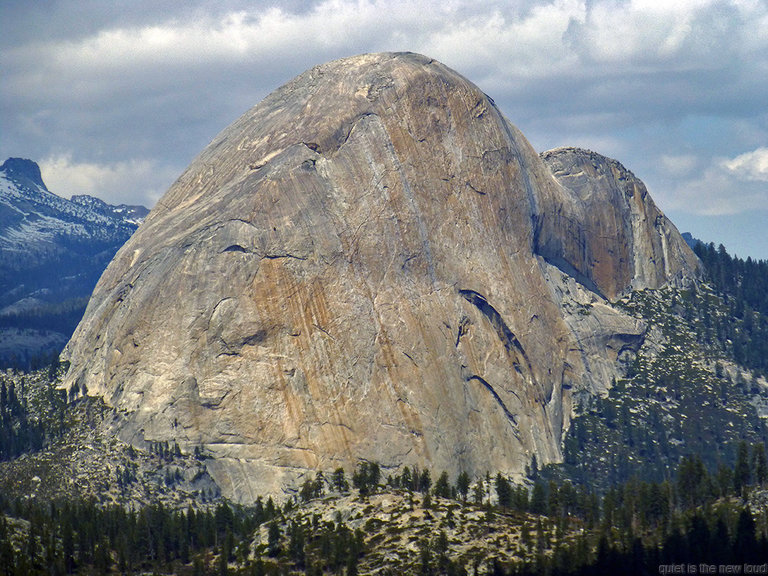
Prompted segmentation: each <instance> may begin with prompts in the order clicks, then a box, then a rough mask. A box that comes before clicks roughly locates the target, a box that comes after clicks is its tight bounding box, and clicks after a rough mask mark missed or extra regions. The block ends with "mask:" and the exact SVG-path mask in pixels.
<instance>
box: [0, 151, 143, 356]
mask: <svg viewBox="0 0 768 576" xmlns="http://www.w3.org/2000/svg"><path fill="white" fill-rule="evenodd" d="M147 213H148V210H147V209H146V208H144V207H143V206H128V205H120V206H112V205H110V204H107V203H105V202H103V201H102V200H99V199H98V198H94V197H92V196H85V195H82V196H73V197H72V198H71V199H70V200H67V199H66V198H62V197H60V196H57V195H56V194H54V193H52V192H51V191H50V190H48V187H47V186H46V185H45V182H43V179H42V175H41V173H40V167H39V166H38V165H37V164H36V163H35V162H33V161H31V160H26V159H22V158H9V159H8V160H6V161H5V162H4V163H3V164H2V165H0V367H2V366H4V365H9V364H10V365H20V366H28V365H29V362H30V361H31V360H32V359H36V358H40V357H43V356H46V357H51V356H54V355H56V354H58V353H59V352H60V351H61V349H62V348H63V347H64V344H66V342H67V340H68V339H69V337H70V336H71V334H72V331H73V330H74V328H75V326H76V325H77V322H78V321H79V319H80V318H81V317H82V313H83V311H84V309H85V304H86V301H87V298H88V297H89V296H90V294H91V291H92V290H93V287H94V285H95V284H96V281H97V280H98V278H99V276H100V275H101V273H102V272H103V271H104V268H106V266H107V264H108V263H109V261H110V260H111V258H112V256H114V254H115V252H117V249H118V248H119V247H120V246H122V244H123V243H124V242H125V241H126V240H127V239H128V238H129V237H130V235H131V234H133V232H134V230H136V227H137V226H138V225H139V223H140V222H141V221H142V220H143V218H144V217H145V216H146V214H147Z"/></svg>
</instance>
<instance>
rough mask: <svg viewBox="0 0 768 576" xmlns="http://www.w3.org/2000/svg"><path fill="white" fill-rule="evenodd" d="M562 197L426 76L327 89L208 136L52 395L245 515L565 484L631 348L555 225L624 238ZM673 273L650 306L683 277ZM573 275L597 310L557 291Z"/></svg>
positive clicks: (472, 103) (370, 62)
mask: <svg viewBox="0 0 768 576" xmlns="http://www.w3.org/2000/svg"><path fill="white" fill-rule="evenodd" d="M611 193H613V192H611ZM575 194H576V193H574V192H573V191H570V190H569V189H567V188H565V187H563V186H562V185H561V184H559V183H558V182H557V181H556V180H555V179H554V178H553V176H552V174H551V172H550V170H549V169H548V167H547V166H546V165H545V164H544V162H543V161H542V160H541V158H540V157H539V155H538V154H537V153H536V152H535V151H534V150H533V149H532V148H531V147H530V145H529V144H528V142H527V141H526V140H525V138H524V137H523V136H522V135H521V134H520V132H519V131H518V130H517V129H516V128H515V127H514V126H512V125H511V124H510V123H509V122H508V121H507V120H506V119H505V118H504V117H503V116H502V115H501V113H500V112H499V111H498V109H497V108H496V107H495V105H494V103H493V101H492V100H491V99H490V98H488V97H487V96H486V95H485V94H483V92H482V91H480V90H479V89H478V88H477V87H476V86H474V85H473V84H471V83H470V82H468V81H467V80H466V79H464V78H463V77H461V76H459V75H458V74H456V73H455V72H453V71H451V70H450V69H448V68H446V67H445V66H443V65H442V64H440V63H438V62H435V61H433V60H430V59H428V58H425V57H423V56H419V55H414V54H374V55H364V56H358V57H353V58H348V59H344V60H340V61H336V62H331V63H329V64H326V65H322V66H318V67H316V68H313V69H311V70H309V71H307V72H305V73H304V74H302V75H301V76H299V77H297V78H296V79H294V80H293V81H291V82H289V83H288V84H286V85H285V86H283V87H281V88H280V89H278V90H277V91H275V92H274V93H272V94H271V95H270V96H268V97H267V98H266V99H265V100H264V101H263V102H261V103H260V104H258V105H257V106H255V107H254V108H252V109H251V110H250V111H248V112H247V113H246V114H244V115H243V116H242V117H241V118H240V119H239V120H237V121H236V122H235V123H234V124H232V125H231V126H230V127H229V128H227V129H226V130H224V131H223V132H222V133H221V134H219V135H218V136H217V137H216V138H215V139H214V141H213V142H212V143H211V144H210V145H209V146H208V147H207V148H206V149H205V150H204V151H203V152H202V153H201V154H200V156H198V158H196V159H195V160H194V161H193V162H192V164H191V165H190V166H189V168H188V169H187V170H186V171H185V172H184V173H183V174H182V175H181V177H180V178H179V179H178V180H177V182H176V183H175V184H174V185H173V186H172V187H171V189H170V190H169V191H168V192H167V193H166V195H165V196H164V197H163V198H162V199H161V200H160V202H159V203H158V205H157V206H156V207H155V208H154V209H153V210H152V212H151V214H150V215H149V217H148V218H147V219H146V221H145V222H144V223H143V224H142V226H141V227H140V228H139V230H138V231H137V232H136V234H135V235H134V236H133V237H132V238H131V240H130V241H129V242H128V243H127V244H126V245H125V246H124V247H123V248H122V249H121V250H120V252H119V253H118V254H117V256H116V257H115V259H114V260H113V262H112V263H111V264H110V266H109V267H108V269H107V271H106V272H105V273H104V275H103V277H102V278H101V280H100V282H99V284H98V286H97V287H96V290H95V292H94V295H93V297H92V300H91V302H90V304H89V306H88V309H87V311H86V315H85V317H84V318H83V321H82V322H81V324H80V326H79V327H78V329H77V331H76V333H75V335H74V336H73V338H72V340H71V341H70V343H69V344H68V347H67V349H66V352H65V354H66V356H67V358H68V359H69V360H70V361H71V369H70V371H69V373H68V375H67V379H66V383H65V385H66V386H68V387H71V386H73V385H75V384H77V385H79V386H82V385H83V384H85V385H86V386H87V389H88V393H89V394H96V395H100V396H102V397H103V398H104V400H105V401H106V402H107V403H108V404H110V405H112V406H114V407H115V408H117V409H118V410H120V411H121V412H122V413H123V414H124V421H125V422H127V423H126V424H125V425H124V426H123V428H122V429H121V431H120V435H121V437H122V438H123V439H124V440H126V441H129V442H136V443H138V442H143V441H166V440H167V441H174V442H178V444H179V445H180V446H181V448H182V450H184V451H185V452H191V451H193V450H194V448H195V447H202V448H203V449H204V450H205V451H206V453H207V454H210V455H211V456H212V458H209V459H208V460H206V462H207V464H206V465H207V470H208V473H209V474H210V476H211V477H212V478H213V479H214V480H215V482H216V483H217V484H218V486H219V487H220V489H221V491H222V494H223V495H224V496H227V497H229V498H232V499H234V500H239V501H242V502H251V501H253V500H254V499H255V498H256V496H258V495H260V494H262V495H263V494H268V493H273V494H274V493H279V492H280V491H281V490H283V489H286V488H289V487H291V486H296V485H297V483H300V482H301V481H302V479H303V478H304V477H306V475H307V474H312V475H313V474H314V471H315V470H324V471H329V470H333V469H335V468H337V467H339V466H343V467H345V468H346V469H347V470H348V471H351V469H352V468H353V467H354V466H355V464H356V463H357V462H358V461H359V460H361V459H365V460H372V461H373V460H375V461H377V462H379V463H380V464H381V466H382V467H383V468H384V471H385V473H386V472H387V469H393V468H396V467H399V466H402V465H411V466H413V465H418V466H419V467H421V468H425V467H428V468H431V469H432V470H435V471H441V470H446V471H449V472H451V473H453V474H455V473H457V472H458V471H459V470H464V471H467V472H468V473H470V474H472V475H481V474H484V473H485V472H486V470H488V469H489V467H491V468H493V469H494V470H499V471H501V472H505V473H507V474H510V475H513V476H514V475H517V474H520V473H522V472H523V470H524V468H525V466H526V464H528V463H529V462H530V460H531V457H532V456H533V455H534V454H535V455H536V456H537V458H538V461H539V462H540V463H546V462H552V461H559V460H560V459H561V457H562V456H561V437H562V434H563V430H564V429H565V428H566V427H567V426H568V423H569V419H570V414H571V407H572V402H573V394H574V391H580V390H586V391H595V390H601V389H605V387H606V385H607V384H606V383H605V382H604V380H605V379H606V378H609V377H610V376H611V375H612V374H615V373H616V371H617V370H619V365H620V362H618V359H617V357H618V356H620V355H621V354H626V353H627V348H628V347H629V348H632V347H634V349H636V348H637V347H639V345H640V343H642V338H643V329H644V328H643V327H642V326H640V325H639V324H638V323H637V322H635V321H633V320H632V319H630V318H628V317H623V316H621V315H620V313H618V312H616V311H614V310H613V309H612V308H611V307H610V305H609V302H608V301H607V300H605V299H604V297H609V298H610V297H612V296H615V295H616V294H619V293H621V292H622V291H623V290H626V289H629V288H630V287H632V285H633V281H635V280H636V278H638V277H640V276H639V274H640V273H639V272H638V268H637V267H635V268H633V269H631V270H630V271H629V272H627V271H626V266H624V265H623V264H622V263H623V262H624V260H625V256H624V255H623V253H621V254H620V255H618V256H616V258H615V262H614V261H612V260H611V256H610V255H611V254H614V253H613V252H611V251H610V250H604V251H603V252H599V251H597V250H596V249H592V251H591V252H588V254H597V253H598V252H599V254H600V270H599V273H593V272H592V271H591V270H592V269H591V268H590V266H591V263H592V262H593V260H594V258H593V259H592V260H590V259H589V258H585V259H582V260H576V259H573V258H570V256H569V255H570V254H571V248H575V247H571V246H570V245H569V244H568V243H569V242H571V241H572V240H573V238H577V239H581V238H582V236H583V235H582V236H579V234H581V232H580V230H582V228H579V226H580V224H579V222H578V221H575V220H574V223H573V224H572V225H571V226H570V227H563V226H560V224H559V222H560V220H556V221H555V225H552V223H551V221H550V220H548V218H550V217H551V214H552V212H551V211H553V210H554V211H555V212H554V213H556V214H560V215H563V218H566V217H567V218H570V219H571V220H573V219H578V218H585V219H587V221H586V222H585V223H583V225H584V230H591V229H592V228H591V227H593V226H596V227H601V226H603V224H602V223H600V222H591V221H590V220H589V219H590V218H602V217H607V216H606V214H608V215H609V216H610V215H613V214H614V213H615V214H617V215H618V216H616V217H621V218H624V212H622V211H621V209H617V210H615V211H613V212H610V214H609V211H592V210H589V209H586V208H585V206H584V205H578V206H577V205H576V204H577V202H576V199H575V198H574V195H575ZM645 197H646V196H645V195H643V196H642V197H641V198H637V199H636V200H635V202H639V203H643V202H645ZM648 200H650V199H648ZM617 202H619V200H617ZM571 204H572V205H571ZM582 204H583V202H582ZM544 209H546V210H547V214H549V216H545V215H544V213H543V212H542V210H544ZM659 214H660V213H659ZM611 217H612V216H611ZM660 217H663V215H662V216H660ZM670 226H671V225H670ZM630 228H631V227H630ZM558 229H561V230H563V234H562V236H558ZM631 230H635V228H631ZM615 233H616V230H615V229H614V234H615ZM645 233H647V234H651V235H653V234H656V233H657V231H656V228H653V227H650V228H648V227H646V228H642V229H639V228H638V231H637V234H640V235H642V234H645ZM669 234H671V235H674V234H677V232H676V231H674V230H673V231H672V232H669ZM579 241H584V242H586V240H583V239H581V240H579ZM643 242H644V243H643ZM643 242H640V243H638V242H637V241H633V243H631V244H629V247H628V250H629V251H630V252H629V253H630V257H634V256H633V255H632V254H631V252H632V250H639V249H641V248H642V249H644V247H646V246H650V245H652V244H653V239H645V240H643ZM605 243H610V239H606V240H605ZM578 250H580V248H579V249H578ZM578 250H576V252H578ZM558 251H559V252H558ZM582 251H583V250H582ZM585 253H587V252H585ZM558 254H559V255H561V256H562V257H561V258H560V260H558V261H555V260H557V259H556V258H553V255H555V256H556V255H558ZM604 254H605V256H604ZM668 254H670V256H669V261H670V262H672V263H673V264H674V265H670V266H666V268H665V267H664V266H662V267H661V272H659V273H656V274H646V275H645V276H643V277H642V278H643V282H644V285H647V286H648V287H655V286H659V285H662V284H664V283H666V282H668V281H670V280H672V279H674V278H678V279H679V278H682V277H685V276H686V275H687V274H688V273H689V270H688V268H686V266H683V265H678V264H677V261H676V260H674V258H676V257H677V256H676V255H675V254H673V253H672V252H668ZM563 255H564V256H563ZM545 256H546V259H545ZM647 257H648V254H640V255H638V258H640V260H641V261H644V259H645V258H647ZM685 257H686V258H693V260H691V262H693V263H694V264H695V257H693V256H692V254H690V255H688V254H686V256H685ZM547 260H549V262H548V261H547ZM571 261H572V262H571ZM563 262H571V265H572V266H573V267H574V269H575V270H579V268H580V267H581V272H580V274H581V280H580V281H582V282H583V283H584V285H585V286H586V285H588V284H589V286H587V287H586V288H585V287H584V286H582V285H581V284H579V289H578V290H576V289H575V288H574V289H573V290H569V289H568V282H569V280H568V278H570V277H566V276H564V275H563V274H562V270H563V269H564V268H567V266H564V265H563ZM553 263H554V266H553ZM558 263H559V264H560V265H559V266H558ZM555 266H558V268H560V270H558V269H557V268H555ZM612 274H615V277H613V276H612ZM561 276H562V277H561ZM590 282H591V284H590ZM595 286H596V288H594V287H595ZM600 287H603V288H602V289H600ZM592 288H594V289H592ZM576 292H579V294H578V295H574V294H575V293H576ZM582 301H589V302H595V303H598V304H599V305H600V307H599V308H596V310H599V313H594V314H592V315H590V316H589V318H582V316H583V315H581V316H580V315H578V314H577V312H574V310H577V309H580V308H578V307H579V306H584V305H585V304H584V303H583V302H582ZM603 309H604V310H603ZM580 327H584V328H585V330H586V332H588V334H586V336H585V335H584V334H579V332H578V331H579V330H580V329H581V328H580ZM614 330H615V331H618V333H619V335H618V336H616V337H615V338H614V337H612V334H613V332H612V331H614ZM606 342H608V343H610V344H611V347H607V346H605V345H604V343H606ZM630 353H631V350H630ZM592 366H598V367H599V369H593V368H592Z"/></svg>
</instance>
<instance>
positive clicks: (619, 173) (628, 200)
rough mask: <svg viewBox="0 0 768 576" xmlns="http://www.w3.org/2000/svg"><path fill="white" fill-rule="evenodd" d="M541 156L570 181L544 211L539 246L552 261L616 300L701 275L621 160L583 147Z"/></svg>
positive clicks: (544, 200) (543, 204) (543, 201)
mask: <svg viewBox="0 0 768 576" xmlns="http://www.w3.org/2000/svg"><path fill="white" fill-rule="evenodd" d="M542 158H543V160H544V162H545V163H546V164H547V166H549V168H550V170H551V171H552V174H553V175H554V176H555V178H556V179H557V181H558V182H559V183H560V184H562V186H563V188H562V189H560V190H559V194H555V195H554V196H542V197H541V198H540V200H539V205H538V208H537V224H538V226H537V230H536V250H537V252H538V253H539V254H541V255H542V256H544V257H545V258H546V259H547V260H549V261H550V262H552V263H554V264H555V265H556V266H558V267H560V268H562V269H563V270H564V271H566V272H567V273H569V274H571V275H573V276H575V277H577V278H578V279H579V280H580V281H581V282H583V283H584V284H585V285H587V286H589V287H590V288H592V289H594V290H595V291H598V292H600V293H601V294H602V295H604V296H605V297H607V298H608V299H610V300H614V299H615V298H616V297H617V296H619V295H620V294H621V293H623V292H625V291H626V290H627V289H629V288H632V289H642V288H658V287H659V286H662V285H664V284H666V283H668V282H672V283H674V284H685V283H686V282H689V281H690V280H691V278H694V277H695V276H696V275H697V274H698V271H699V266H700V265H699V261H698V258H697V257H696V255H695V254H694V253H693V251H692V250H691V249H690V247H689V246H688V245H687V244H686V243H685V241H684V240H683V238H682V236H680V234H679V232H678V231H677V229H676V228H675V227H674V225H673V224H672V223H671V222H670V221H669V220H668V219H667V217H666V216H664V214H662V213H661V211H660V210H659V209H658V208H657V207H656V205H655V204H654V202H653V200H652V199H651V197H650V196H649V195H648V191H647V190H646V188H645V184H643V183H642V182H641V181H640V180H638V179H637V178H636V177H635V175H634V174H632V172H630V171H629V170H627V169H626V168H624V166H622V165H621V164H620V163H619V162H617V161H616V160H611V159H610V158H606V157H605V156H601V155H600V154H596V153H595V152H591V151H589V150H582V149H579V148H559V149H556V150H550V151H548V152H545V153H543V154H542Z"/></svg>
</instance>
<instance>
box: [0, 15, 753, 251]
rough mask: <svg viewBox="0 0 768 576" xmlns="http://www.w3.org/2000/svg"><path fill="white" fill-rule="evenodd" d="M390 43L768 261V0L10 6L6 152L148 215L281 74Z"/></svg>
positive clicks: (2, 77)
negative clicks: (604, 160) (611, 164)
mask: <svg viewBox="0 0 768 576" xmlns="http://www.w3.org/2000/svg"><path fill="white" fill-rule="evenodd" d="M391 50H409V51H414V52H420V53H423V54H426V55H429V56H431V57H433V58H436V59H438V60H440V61H442V62H443V63H445V64H447V65H448V66H450V67H452V68H454V69H455V70H457V71H458V72H460V73H461V74H463V75H464V76H466V77H467V78H469V79H470V80H472V81H473V82H474V83H475V84H477V85H479V86H480V88H482V89H483V91H485V92H486V93H487V94H489V95H490V96H491V97H493V98H494V100H495V101H496V103H497V105H498V106H499V107H500V108H501V110H502V111H503V112H504V114H505V115H506V116H507V117H508V118H509V119H510V120H511V121H512V122H513V123H514V124H516V125H517V126H518V127H519V128H520V129H521V130H522V131H523V133H524V134H525V135H526V136H527V138H528V139H529V140H530V142H531V143H532V144H533V146H534V148H536V149H537V150H540V151H543V150H546V149H549V148H554V147H557V146H566V145H573V146H581V147H585V148H590V149H592V150H595V151H597V152H600V153H601V154H605V155H606V156H610V157H612V158H616V159H618V160H620V161H621V162H622V163H623V164H624V165H625V166H626V167H627V168H629V169H630V170H632V171H633V172H634V173H635V174H636V175H637V176H639V177H640V178H641V179H642V180H644V181H645V182H646V184H647V185H648V188H649V190H650V192H651V195H652V196H653V197H654V199H655V200H656V202H657V203H658V204H659V205H660V207H661V208H662V210H664V211H665V212H666V213H667V215H668V216H670V217H671V218H672V220H673V222H675V223H676V224H677V226H678V228H679V229H680V230H681V231H690V232H692V233H693V234H694V235H695V236H697V237H700V238H702V239H704V240H707V241H714V242H715V243H716V244H717V243H720V242H722V243H723V244H725V246H726V247H727V248H728V250H729V252H731V253H734V252H735V253H736V254H738V255H740V256H742V257H747V256H752V257H753V258H762V259H768V3H766V2H765V1H764V0H730V1H725V0H721V1H716V0H675V1H674V2H673V1H671V0H661V1H656V0H631V1H621V0H586V1H580V0H555V1H541V2H537V1H533V0H509V1H506V2H496V1H493V0H484V1H483V2H478V1H477V0H471V1H470V0H440V1H435V2H432V1H421V2H413V1H412V2H398V1H392V0H387V1H383V0H328V1H322V2H300V1H292V0H285V1H275V2H258V1H253V0H252V1H241V0H217V1H215V2H213V1H211V2H203V1H191V0H187V1H185V2H178V1H176V0H133V1H130V2H129V1H117V0H115V1H106V0H69V1H67V0H61V1H57V0H38V1H35V2H30V1H29V0H2V2H0V161H2V160H3V159H4V158H6V157H9V156H21V157H26V158H31V159H33V160H36V161H37V162H38V163H40V165H41V168H42V170H43V178H44V179H45V180H46V182H47V184H48V187H49V188H50V189H51V190H52V191H54V192H56V193H57V194H59V195H61V196H66V197H68V196H70V195H72V194H82V193H87V194H92V195H95V196H99V197H101V198H104V199H105V200H107V201H109V202H112V203H122V202H125V203H142V204H145V205H147V206H152V205H153V204H154V203H155V202H156V201H157V199H158V198H159V197H160V196H161V195H162V194H163V192H164V191H165V190H166V189H167V188H168V187H169V186H170V184H171V183H172V182H173V181H174V180H175V178H176V177H177V176H178V175H179V174H180V173H181V171H182V170H183V169H184V168H185V167H186V166H187V164H189V162H190V161H191V160H192V158H193V157H194V156H195V155H196V154H197V153H198V152H199V151H200V150H201V149H202V148H203V147H204V146H205V145H207V144H208V142H210V141H211V140H212V139H213V137H214V136H215V135H216V134H217V133H218V132H219V131H220V130H222V129H223V128H225V127H226V126H227V125H228V124H230V123H231V122H232V121H233V120H235V119H236V118H237V117H238V116H240V115H241V114H242V113H243V112H244V111H245V110H247V109H248V108H250V107H251V106H253V105H254V104H256V103H257V102H258V101H259V100H261V99H262V98H263V97H264V96H266V95H267V94H268V93H269V92H271V91H272V90H274V89H275V88H277V87H278V86H280V85H281V84H283V83H284V82H286V81H288V80H290V79H291V78H292V77H294V76H296V75H297V74H299V73H301V72H303V71H304V70H306V69H307V68H310V67H311V66H313V65H315V64H319V63H322V62H325V61H328V60H332V59H335V58H340V57H343V56H349V55H353V54H357V53H363V52H376V51H391Z"/></svg>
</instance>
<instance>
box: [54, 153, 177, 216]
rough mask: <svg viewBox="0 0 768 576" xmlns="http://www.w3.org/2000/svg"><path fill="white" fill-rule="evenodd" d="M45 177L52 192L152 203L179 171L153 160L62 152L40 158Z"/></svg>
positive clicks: (117, 202) (144, 203)
mask: <svg viewBox="0 0 768 576" xmlns="http://www.w3.org/2000/svg"><path fill="white" fill-rule="evenodd" d="M40 171H41V173H42V176H43V181H44V182H45V183H46V186H47V187H48V189H49V190H51V192H53V193H54V194H57V195H58V196H63V197H65V198H70V197H71V196H73V195H75V194H88V195H90V196H96V197H98V198H102V199H103V200H105V201H107V202H111V203H113V204H120V203H124V202H126V198H131V202H136V203H141V204H143V205H145V206H148V207H151V206H153V205H154V204H155V202H156V201H157V200H158V199H159V198H160V196H161V195H162V194H163V193H164V192H165V190H166V189H167V188H168V187H169V186H170V184H171V183H172V182H173V179H174V178H175V176H176V174H178V172H177V170H176V169H172V168H162V167H159V166H158V165H157V163H156V162H153V161H150V160H129V161H126V162H117V163H114V164H97V163H93V162H73V161H72V157H71V156H70V155H59V156H54V157H50V158H47V159H45V160H43V161H41V162H40Z"/></svg>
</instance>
